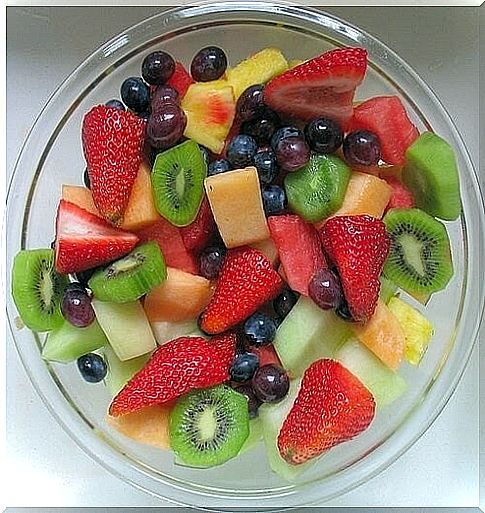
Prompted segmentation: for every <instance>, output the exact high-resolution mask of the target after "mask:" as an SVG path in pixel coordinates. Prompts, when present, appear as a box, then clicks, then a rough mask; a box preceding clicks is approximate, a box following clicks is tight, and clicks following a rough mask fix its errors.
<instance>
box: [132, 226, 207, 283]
mask: <svg viewBox="0 0 485 513" xmlns="http://www.w3.org/2000/svg"><path fill="white" fill-rule="evenodd" d="M136 233H137V235H138V237H139V238H140V242H148V241H151V240H155V241H157V242H158V245H159V246H160V250H161V251H162V253H163V257H164V259H165V263H166V264H167V266H169V267H174V268H175V269H180V270H181V271H185V272H187V273H191V274H198V266H197V260H196V259H195V257H194V255H192V254H191V253H190V252H189V251H188V250H187V248H186V247H185V244H184V241H183V239H182V235H181V234H180V230H179V229H178V228H177V227H176V226H174V225H173V224H171V223H169V222H168V221H167V220H166V219H160V220H159V221H157V222H156V223H154V224H151V225H149V226H147V227H145V228H143V229H141V230H139V231H138V232H136Z"/></svg>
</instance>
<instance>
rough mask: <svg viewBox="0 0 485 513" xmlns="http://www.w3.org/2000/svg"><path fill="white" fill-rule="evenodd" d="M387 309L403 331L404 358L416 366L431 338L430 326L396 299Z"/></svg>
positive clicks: (410, 307) (393, 299)
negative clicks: (404, 343) (404, 341)
mask: <svg viewBox="0 0 485 513" xmlns="http://www.w3.org/2000/svg"><path fill="white" fill-rule="evenodd" d="M388 307H389V310H391V312H392V313H393V314H394V315H395V316H396V318H397V320H398V321H399V323H400V324H401V328H402V329H403V331H404V338H405V340H406V345H405V348H404V358H405V359H406V360H407V361H408V362H409V363H411V364H413V365H418V363H419V362H420V361H421V358H422V357H423V355H424V353H425V351H426V348H427V347H428V344H429V341H430V340H431V337H432V336H433V326H432V324H431V323H430V322H429V321H428V319H426V317H424V315H422V314H421V313H419V312H418V311H417V310H415V309H414V308H413V307H412V306H410V305H408V304H407V303H405V302H404V301H403V300H402V299H399V298H397V297H393V298H391V300H390V301H389V304H388Z"/></svg>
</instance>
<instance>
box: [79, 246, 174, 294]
mask: <svg viewBox="0 0 485 513" xmlns="http://www.w3.org/2000/svg"><path fill="white" fill-rule="evenodd" d="M166 278H167V267H166V265H165V260H164V258H163V255H162V252H161V251H160V247H159V246H158V243H157V242H155V241H151V242H147V243H146V244H142V245H140V246H137V247H136V248H135V249H134V250H133V251H132V252H131V253H128V255H126V256H125V257H123V258H121V259H120V260H117V261H116V262H113V263H111V264H110V265H108V267H105V268H103V269H100V270H98V271H96V272H95V273H94V274H93V276H92V277H91V279H90V280H89V282H88V286H89V288H90V289H91V290H92V291H93V294H94V296H95V297H96V298H97V299H99V300H101V301H111V302H113V303H128V302H130V301H135V300H136V299H138V298H140V297H141V296H143V295H144V294H146V293H147V292H150V290H152V289H153V288H154V287H156V286H157V285H160V283H161V282H162V281H163V280H165V279H166Z"/></svg>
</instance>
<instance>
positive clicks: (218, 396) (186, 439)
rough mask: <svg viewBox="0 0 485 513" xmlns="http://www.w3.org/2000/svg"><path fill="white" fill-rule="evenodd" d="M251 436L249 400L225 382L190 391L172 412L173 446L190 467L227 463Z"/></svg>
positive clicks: (171, 435) (171, 434)
mask: <svg viewBox="0 0 485 513" xmlns="http://www.w3.org/2000/svg"><path fill="white" fill-rule="evenodd" d="M248 436H249V412H248V403H247V400H246V398H245V397H244V396H243V395H242V394H239V393H238V392H235V391H234V390H232V389H231V388H229V387H228V386H226V385H218V386H216V387H212V388H206V389H202V390H196V391H194V392H190V393H188V394H187V395H184V396H182V397H181V398H180V399H179V400H178V401H177V404H176V405H175V407H174V408H173V410H172V411H171V413H170V446H171V447H172V449H173V451H174V452H175V454H176V455H177V456H178V458H179V459H180V460H181V461H182V462H183V463H185V464H186V465H189V466H191V467H200V468H206V467H213V466H215V465H221V464H222V463H225V462H226V461H228V460H230V459H231V458H233V457H234V456H236V455H237V454H238V453H239V451H240V450H241V447H242V446H243V445H244V442H245V441H246V439H247V438H248Z"/></svg>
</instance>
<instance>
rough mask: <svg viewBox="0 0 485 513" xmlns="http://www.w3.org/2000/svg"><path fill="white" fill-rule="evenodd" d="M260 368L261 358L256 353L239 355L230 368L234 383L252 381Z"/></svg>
mask: <svg viewBox="0 0 485 513" xmlns="http://www.w3.org/2000/svg"><path fill="white" fill-rule="evenodd" d="M258 367H259V356H258V355H256V354H254V353H242V354H238V355H237V356H236V357H235V358H234V361H233V362H232V365H231V367H230V368H229V375H230V376H231V379H232V381H236V382H238V383H242V382H244V381H248V380H250V379H251V378H252V377H253V376H254V373H255V372H256V371H257V370H258Z"/></svg>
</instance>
